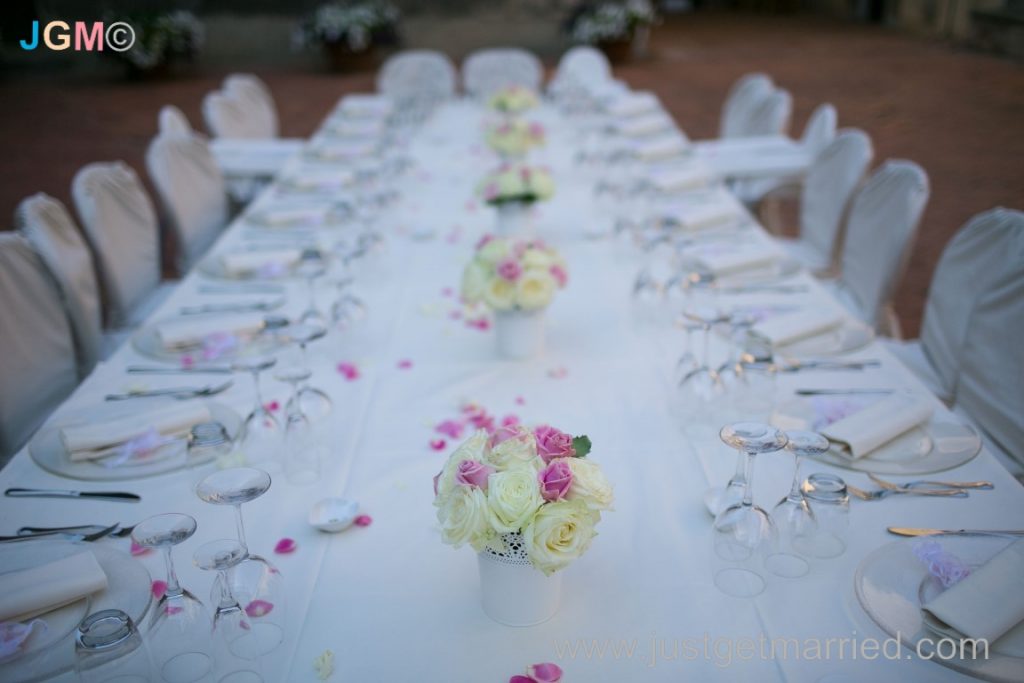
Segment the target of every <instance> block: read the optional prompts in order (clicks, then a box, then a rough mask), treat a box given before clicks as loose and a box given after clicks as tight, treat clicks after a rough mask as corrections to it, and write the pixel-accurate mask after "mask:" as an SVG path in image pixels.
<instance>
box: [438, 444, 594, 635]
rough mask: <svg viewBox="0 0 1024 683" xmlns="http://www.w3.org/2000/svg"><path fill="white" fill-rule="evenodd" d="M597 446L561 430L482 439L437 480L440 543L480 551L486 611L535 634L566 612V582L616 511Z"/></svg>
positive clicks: (458, 454)
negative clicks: (593, 452) (569, 569)
mask: <svg viewBox="0 0 1024 683" xmlns="http://www.w3.org/2000/svg"><path fill="white" fill-rule="evenodd" d="M590 447H591V444H590V439H588V438H587V437H586V436H577V437H572V436H570V435H569V434H567V433H565V432H562V431H560V430H558V429H555V428H554V427H549V426H541V427H537V428H535V429H532V430H531V429H529V428H527V427H523V426H514V427H502V428H501V429H498V430H496V431H495V432H494V433H493V434H490V435H489V434H488V433H487V432H485V431H479V432H477V433H476V434H474V435H473V436H472V437H470V438H469V439H468V440H467V441H466V442H465V443H463V444H462V445H461V446H459V447H458V448H457V449H456V450H455V452H453V453H452V454H451V456H450V457H449V458H448V461H447V462H446V463H445V465H444V467H443V468H442V469H441V471H440V472H439V473H438V474H437V476H436V477H434V495H435V498H434V506H435V507H436V508H437V519H438V522H439V523H440V526H441V538H442V539H443V540H444V542H445V543H447V544H449V545H452V546H455V547H456V548H458V547H461V546H463V545H466V544H468V545H469V546H471V547H472V548H473V549H474V550H476V551H477V554H478V558H479V567H480V588H481V593H482V595H481V597H482V602H483V608H484V611H485V612H486V613H487V615H488V616H490V617H491V618H492V619H494V620H495V621H498V622H500V623H503V624H507V625H509V626H531V625H533V624H538V623H541V622H543V621H546V620H548V619H550V618H551V617H552V616H553V615H554V614H555V612H556V611H557V610H558V605H559V601H560V597H561V575H560V574H558V573H557V572H558V571H559V570H561V569H564V568H565V567H566V566H568V565H569V564H570V563H571V562H573V561H574V560H576V559H577V558H579V557H580V556H581V555H583V553H585V552H586V551H587V549H588V548H589V547H590V543H591V541H592V540H593V539H594V536H595V535H596V534H597V531H596V527H597V523H598V522H599V521H600V520H601V513H602V512H604V511H606V510H609V509H611V506H612V501H613V494H612V488H611V485H610V484H609V483H608V480H607V479H606V478H605V476H604V474H603V473H602V471H601V468H600V467H599V466H598V465H597V464H596V463H594V461H593V460H591V459H590V458H589V457H587V456H588V454H589V452H590Z"/></svg>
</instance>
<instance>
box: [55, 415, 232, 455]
mask: <svg viewBox="0 0 1024 683" xmlns="http://www.w3.org/2000/svg"><path fill="white" fill-rule="evenodd" d="M212 419H213V418H212V416H211V415H210V410H209V409H208V408H207V407H206V406H205V405H203V404H202V403H194V402H188V403H182V404H180V405H171V406H165V407H162V408H160V409H156V410H154V409H150V410H146V411H143V412H136V413H132V414H131V415H126V416H125V417H119V418H114V419H111V420H102V421H99V422H90V423H89V424H83V425H74V426H67V427H61V429H60V438H61V441H63V442H64V448H65V449H67V452H68V454H69V456H70V457H71V461H72V462H80V461H83V460H96V459H98V458H105V457H108V456H110V455H113V454H114V453H115V452H116V451H117V449H118V447H119V446H121V445H122V444H124V443H127V442H128V441H131V440H132V439H135V438H138V437H139V436H141V435H143V434H146V433H147V432H149V431H150V430H155V431H156V433H157V434H160V435H161V436H182V435H184V434H186V433H188V431H189V430H191V429H192V427H193V426H194V425H197V424H201V423H203V422H210V421H211V420H212Z"/></svg>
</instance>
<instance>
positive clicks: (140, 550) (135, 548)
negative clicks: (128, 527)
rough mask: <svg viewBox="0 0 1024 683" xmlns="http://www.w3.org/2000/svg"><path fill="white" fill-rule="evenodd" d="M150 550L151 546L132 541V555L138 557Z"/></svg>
mask: <svg viewBox="0 0 1024 683" xmlns="http://www.w3.org/2000/svg"><path fill="white" fill-rule="evenodd" d="M150 550H151V548H146V547H144V546H141V545H139V544H138V543H136V542H135V541H132V550H131V553H132V556H134V557H138V556H140V555H145V554H146V553H148V552H149V551H150Z"/></svg>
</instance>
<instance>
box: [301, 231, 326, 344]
mask: <svg viewBox="0 0 1024 683" xmlns="http://www.w3.org/2000/svg"><path fill="white" fill-rule="evenodd" d="M325 272H327V265H326V263H325V262H324V257H323V254H321V253H320V251H319V250H317V249H304V250H303V251H302V257H301V260H300V261H299V263H298V265H296V266H295V273H296V274H298V275H299V276H301V277H302V278H304V279H305V280H306V289H307V291H308V294H309V303H308V304H307V305H306V310H305V311H303V312H302V315H301V316H300V317H299V320H301V321H302V322H303V323H307V324H310V325H320V326H323V325H326V324H327V317H326V316H325V315H324V314H323V313H322V312H321V311H320V309H319V308H317V305H316V281H317V279H318V278H320V277H321V276H323V274H324V273H325Z"/></svg>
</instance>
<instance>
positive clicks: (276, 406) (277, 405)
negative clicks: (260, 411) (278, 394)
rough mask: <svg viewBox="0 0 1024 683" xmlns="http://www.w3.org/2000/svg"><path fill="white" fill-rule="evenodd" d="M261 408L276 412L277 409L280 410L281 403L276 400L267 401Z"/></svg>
mask: <svg viewBox="0 0 1024 683" xmlns="http://www.w3.org/2000/svg"><path fill="white" fill-rule="evenodd" d="M263 408H264V409H265V410H268V411H270V412H271V413H276V412H277V411H279V410H281V404H280V403H278V402H277V401H268V402H267V403H264V404H263Z"/></svg>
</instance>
